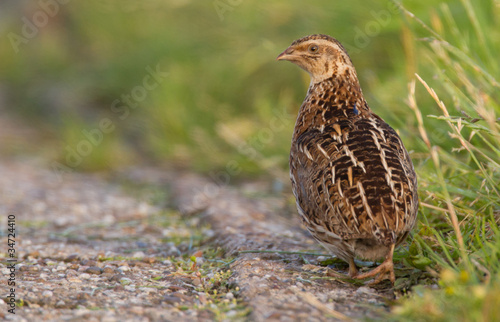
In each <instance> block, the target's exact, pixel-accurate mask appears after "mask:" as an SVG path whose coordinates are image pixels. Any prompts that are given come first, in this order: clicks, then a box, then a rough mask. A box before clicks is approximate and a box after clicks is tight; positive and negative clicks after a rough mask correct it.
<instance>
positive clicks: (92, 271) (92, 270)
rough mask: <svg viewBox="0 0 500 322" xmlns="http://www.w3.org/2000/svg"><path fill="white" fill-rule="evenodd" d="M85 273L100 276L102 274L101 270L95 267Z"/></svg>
mask: <svg viewBox="0 0 500 322" xmlns="http://www.w3.org/2000/svg"><path fill="white" fill-rule="evenodd" d="M85 273H89V274H96V275H100V274H102V268H100V267H97V266H91V267H89V268H87V269H86V270H85Z"/></svg>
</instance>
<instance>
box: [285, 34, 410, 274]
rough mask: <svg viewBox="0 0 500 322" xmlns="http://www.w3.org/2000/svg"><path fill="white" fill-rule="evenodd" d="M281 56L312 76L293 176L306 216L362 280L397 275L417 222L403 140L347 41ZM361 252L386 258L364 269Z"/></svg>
mask: <svg viewBox="0 0 500 322" xmlns="http://www.w3.org/2000/svg"><path fill="white" fill-rule="evenodd" d="M277 60H288V61H290V62H292V63H294V64H296V65H298V66H299V67H301V68H302V69H304V70H305V71H307V72H308V73H309V74H310V76H311V83H310V85H309V89H308V91H307V96H306V98H305V99H304V102H303V103H302V105H301V107H300V110H299V113H298V117H297V120H296V123H295V129H294V132H293V138H292V147H291V150H290V178H291V181H292V189H293V194H294V195H295V198H296V204H297V209H298V212H299V214H300V216H301V218H302V222H303V224H304V226H305V227H306V228H307V230H308V231H309V232H310V233H311V235H312V236H313V237H314V238H315V239H316V240H317V241H318V242H319V243H320V244H322V245H323V246H324V247H325V248H326V249H327V250H328V251H330V252H331V253H333V254H334V255H336V256H337V257H338V258H340V259H342V260H344V261H345V262H347V263H348V264H349V275H350V276H351V277H352V278H356V279H367V278H374V281H373V283H372V284H376V283H379V282H380V281H382V280H384V279H387V278H388V279H389V280H390V281H391V282H392V283H393V284H394V281H395V275H394V263H393V253H394V248H395V247H396V246H398V245H399V244H401V243H402V242H403V241H404V240H405V239H406V237H407V236H408V234H409V232H410V231H411V229H412V227H413V226H414V224H415V221H416V217H417V209H418V196H417V177H416V174H415V170H414V168H413V164H412V161H411V159H410V157H409V155H408V152H407V150H406V149H405V147H404V145H403V142H402V141H401V138H400V137H399V136H398V134H397V133H396V131H394V129H392V128H391V127H390V126H389V125H388V124H387V123H386V122H385V121H384V120H383V119H382V118H381V117H379V116H378V115H377V114H375V113H374V112H373V111H372V110H371V109H370V107H369V106H368V104H367V103H366V101H365V99H364V97H363V93H362V92H361V87H360V84H359V81H358V77H357V74H356V71H355V69H354V66H353V64H352V61H351V59H350V57H349V55H348V54H347V52H346V50H345V49H344V47H343V46H342V45H341V44H340V42H339V41H337V40H336V39H334V38H332V37H330V36H327V35H310V36H307V37H304V38H301V39H298V40H296V41H294V42H293V43H292V44H291V45H290V47H288V48H287V49H286V50H285V51H283V52H282V53H281V54H280V55H279V56H278V57H277ZM355 258H360V259H365V260H378V259H382V258H383V259H384V261H383V262H382V263H381V264H380V265H379V266H378V267H376V268H374V269H372V270H371V271H368V272H366V273H360V272H359V270H358V268H357V267H356V264H355V262H354V259H355Z"/></svg>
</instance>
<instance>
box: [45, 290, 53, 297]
mask: <svg viewBox="0 0 500 322" xmlns="http://www.w3.org/2000/svg"><path fill="white" fill-rule="evenodd" d="M52 295H54V293H52V291H43V293H42V296H43V297H52Z"/></svg>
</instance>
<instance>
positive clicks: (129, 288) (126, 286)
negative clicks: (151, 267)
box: [123, 285, 136, 292]
mask: <svg viewBox="0 0 500 322" xmlns="http://www.w3.org/2000/svg"><path fill="white" fill-rule="evenodd" d="M123 288H124V289H125V291H129V292H135V291H136V289H135V286H134V285H125V286H123Z"/></svg>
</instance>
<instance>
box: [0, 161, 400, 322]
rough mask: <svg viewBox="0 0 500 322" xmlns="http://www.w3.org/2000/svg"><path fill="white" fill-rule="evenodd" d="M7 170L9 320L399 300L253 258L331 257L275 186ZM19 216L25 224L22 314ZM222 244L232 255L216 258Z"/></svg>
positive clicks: (352, 307) (234, 315) (308, 312)
mask: <svg viewBox="0 0 500 322" xmlns="http://www.w3.org/2000/svg"><path fill="white" fill-rule="evenodd" d="M0 174H1V181H0V214H2V229H1V234H2V235H1V236H2V247H1V248H0V261H1V264H0V276H1V278H2V282H1V283H0V294H1V296H2V298H3V299H4V301H0V319H5V320H13V321H34V320H37V321H40V320H71V321H125V320H128V321H149V320H151V321H159V320H183V321H184V320H202V321H204V320H206V321H211V320H256V321H264V320H274V321H293V320H302V321H326V320H351V319H353V320H359V319H363V318H366V317H369V318H377V317H380V314H383V312H384V311H385V309H384V308H385V306H384V302H385V301H386V300H387V299H391V298H392V292H391V291H390V290H387V289H386V290H375V289H372V288H368V287H365V286H362V287H359V286H354V285H353V284H352V283H349V282H346V281H345V279H343V278H337V277H338V275H337V273H336V272H335V271H332V270H329V269H327V268H325V267H321V266H318V265H317V264H318V260H320V261H321V260H324V259H325V258H321V257H319V258H318V257H317V256H311V255H297V254H289V253H276V252H272V253H247V252H245V251H249V250H251V251H258V250H260V251H262V250H266V251H269V250H280V251H287V252H298V251H302V252H303V251H309V252H310V251H314V252H320V253H323V250H321V249H319V248H318V246H317V245H316V244H315V243H314V242H313V241H312V239H311V238H309V237H308V236H307V235H306V234H305V233H304V231H303V230H302V229H301V228H300V224H299V221H298V218H297V216H296V215H295V211H294V209H293V207H292V206H293V204H292V203H291V202H288V201H287V200H286V198H284V197H283V196H280V195H277V194H276V193H272V189H271V185H270V184H268V183H263V182H258V183H247V184H241V185H239V187H238V188H235V187H227V186H224V187H221V186H217V185H215V184H213V183H211V182H210V181H207V180H205V179H203V178H201V177H198V176H193V175H180V174H179V173H175V174H174V173H169V172H168V171H158V170H157V169H135V170H130V169H129V170H127V171H125V172H123V173H121V174H118V175H117V176H116V177H118V178H120V184H118V183H116V182H117V180H116V177H115V180H109V178H108V179H105V178H103V177H101V176H98V175H89V174H77V173H73V174H67V175H65V177H64V180H63V181H62V182H61V181H59V180H57V177H56V176H55V174H54V173H52V172H51V171H50V170H47V169H46V168H44V166H43V163H41V162H36V161H26V160H11V161H5V160H3V161H0ZM173 178H175V180H174V179H173ZM113 182H114V183H113ZM123 182H133V185H131V186H129V187H128V188H127V189H125V188H124V187H126V186H127V185H126V184H125V185H124V184H123ZM141 187H147V189H142V188H141ZM151 187H152V188H151ZM144 191H146V192H144ZM167 194H168V198H167V197H166V196H167ZM155 199H156V201H154V200H155ZM157 200H163V201H161V202H158V201H157ZM168 200H170V201H173V202H174V203H175V204H176V207H177V209H179V211H175V210H173V206H172V204H171V202H167V201H168ZM8 215H15V218H16V219H15V221H16V239H15V249H16V256H17V258H18V263H17V265H16V286H15V288H16V290H15V297H16V300H17V303H18V306H17V307H16V310H15V312H16V314H15V315H13V314H10V313H8V309H9V308H10V307H9V306H8V305H7V303H8V301H9V298H8V295H9V294H10V293H9V292H10V290H9V288H10V287H9V286H8V285H7V281H8V277H9V276H10V273H11V272H10V269H9V268H8V263H7V262H6V259H7V256H8V252H7V238H6V234H7V226H6V224H7V219H6V218H7V216H8ZM193 236H195V237H196V238H199V240H200V242H199V243H198V244H196V243H195V244H193ZM193 245H194V246H193ZM218 247H219V248H222V249H224V254H222V253H218V254H219V255H217V256H219V257H218V259H213V258H214V257H213V256H212V257H210V255H208V254H209V253H211V250H216V249H217V248H218ZM210 258H212V259H210ZM209 261H213V262H214V263H216V262H223V261H226V263H227V265H226V264H223V265H221V264H218V265H219V266H207V264H209V263H211V262H209ZM204 262H205V264H203V263H204ZM210 265H212V264H210ZM213 265H216V264H213ZM342 269H343V267H340V271H341V270H342ZM336 271H339V270H338V269H337V270H336ZM214 272H215V273H214ZM219 272H220V273H219Z"/></svg>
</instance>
